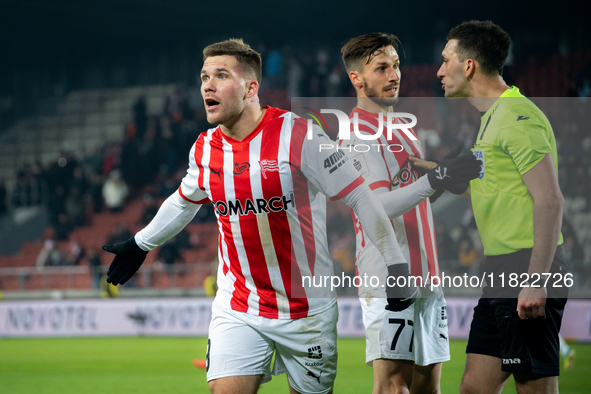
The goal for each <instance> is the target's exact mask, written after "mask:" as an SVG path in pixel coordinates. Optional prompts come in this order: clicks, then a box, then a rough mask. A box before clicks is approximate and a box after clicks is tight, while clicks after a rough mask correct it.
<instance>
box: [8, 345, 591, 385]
mask: <svg viewBox="0 0 591 394" xmlns="http://www.w3.org/2000/svg"><path fill="white" fill-rule="evenodd" d="M206 346H207V339H206V338H154V337H138V338H135V337H134V338H50V339H6V338H4V339H0V392H1V393H6V394H19V393H26V394H29V393H31V394H33V393H34V394H46V393H47V394H54V393H55V394H69V393H72V394H85V393H88V394H94V393H97V394H98V393H101V394H103V393H109V394H117V393H143V394H150V393H154V394H156V393H158V394H161V393H192V394H194V393H208V392H209V391H208V388H207V383H206V380H205V371H202V370H199V369H197V368H195V367H194V366H193V365H192V364H191V360H193V359H194V358H204V357H205V351H206ZM338 346H339V366H338V373H337V380H336V383H335V390H334V392H335V393H336V394H341V393H345V394H346V393H371V389H372V369H371V368H370V367H367V366H365V364H364V360H365V355H364V352H365V344H364V340H363V339H345V338H343V339H339V342H338ZM465 346H466V343H465V341H451V343H450V349H451V358H452V359H451V361H448V362H446V363H444V364H443V372H442V377H441V391H442V393H457V392H458V391H459V385H460V380H461V377H462V373H463V371H464V363H465V360H466V357H465V354H464V349H465ZM573 347H574V349H576V351H577V358H576V362H575V368H574V369H573V370H570V371H565V372H562V374H561V376H560V391H561V393H568V394H575V393H577V394H579V393H581V394H582V393H589V392H591V383H589V381H588V378H589V375H590V374H591V344H574V345H573ZM287 392H288V390H287V378H286V377H285V375H280V376H277V377H274V378H273V380H272V381H271V382H269V383H267V384H264V385H263V386H262V388H261V390H260V393H261V394H265V393H266V394H271V393H287ZM504 392H505V393H515V386H514V384H513V382H512V381H510V382H509V383H508V384H507V386H506V388H505V391H504Z"/></svg>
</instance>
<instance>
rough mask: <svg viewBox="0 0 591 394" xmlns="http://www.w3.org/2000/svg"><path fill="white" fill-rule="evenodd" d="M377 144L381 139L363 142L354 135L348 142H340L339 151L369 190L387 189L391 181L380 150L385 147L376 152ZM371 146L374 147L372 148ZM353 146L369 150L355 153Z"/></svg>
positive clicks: (382, 147) (381, 147)
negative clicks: (343, 153)
mask: <svg viewBox="0 0 591 394" xmlns="http://www.w3.org/2000/svg"><path fill="white" fill-rule="evenodd" d="M368 142H369V144H368ZM379 143H381V139H380V140H378V141H375V142H374V141H363V140H360V139H358V138H355V137H354V134H351V139H350V140H341V141H340V147H341V150H342V151H343V152H345V155H346V156H347V157H348V158H349V160H350V161H351V164H352V165H353V168H355V170H356V171H357V172H358V173H359V174H360V175H361V176H363V178H364V179H365V182H367V184H368V185H369V188H370V189H371V190H375V189H379V188H381V187H386V188H389V187H390V183H391V181H392V180H391V179H390V175H389V174H388V169H387V167H386V162H385V159H384V155H383V151H382V149H385V146H380V151H379V152H378V147H377V146H376V145H378V144H379ZM359 144H363V145H359ZM372 144H373V145H374V146H372ZM355 146H364V147H366V146H368V147H369V148H370V149H369V150H368V151H367V152H357V151H356V150H355ZM364 149H365V148H364Z"/></svg>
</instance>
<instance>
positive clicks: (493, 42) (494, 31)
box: [447, 21, 511, 75]
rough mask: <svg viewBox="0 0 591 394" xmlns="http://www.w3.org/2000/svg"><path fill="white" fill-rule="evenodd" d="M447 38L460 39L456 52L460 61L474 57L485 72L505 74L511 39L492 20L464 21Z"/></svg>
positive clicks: (488, 73)
mask: <svg viewBox="0 0 591 394" xmlns="http://www.w3.org/2000/svg"><path fill="white" fill-rule="evenodd" d="M447 40H448V41H449V40H458V46H457V48H456V53H457V54H458V58H459V60H460V61H464V60H466V59H474V60H476V61H477V62H478V63H479V64H480V67H482V72H483V73H484V74H486V75H494V74H495V73H499V75H502V74H503V66H504V65H505V60H507V56H508V55H509V46H510V45H511V39H510V38H509V34H507V33H506V32H505V31H504V30H503V29H501V28H500V27H499V26H497V25H495V24H494V23H492V22H491V21H469V22H462V23H461V24H459V25H457V26H456V27H454V28H453V29H451V30H450V31H449V33H448V34H447Z"/></svg>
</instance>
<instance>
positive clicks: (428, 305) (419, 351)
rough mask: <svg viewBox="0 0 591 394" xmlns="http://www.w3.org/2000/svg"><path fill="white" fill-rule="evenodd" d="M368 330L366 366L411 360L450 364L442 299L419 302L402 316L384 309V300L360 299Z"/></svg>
mask: <svg viewBox="0 0 591 394" xmlns="http://www.w3.org/2000/svg"><path fill="white" fill-rule="evenodd" d="M360 301H361V309H362V310H363V325H364V326H365V344H366V347H365V362H366V364H367V365H370V366H371V365H372V364H373V360H377V359H379V358H385V359H390V360H410V361H414V362H415V364H417V365H422V366H426V365H431V364H435V363H440V362H443V361H447V360H449V339H448V338H449V336H448V333H447V306H446V303H445V299H444V298H443V297H442V298H418V299H417V300H416V301H415V302H414V304H412V305H411V306H410V307H408V308H406V309H405V310H403V311H401V312H392V311H388V310H386V309H385V307H386V304H387V301H386V299H385V298H364V299H360Z"/></svg>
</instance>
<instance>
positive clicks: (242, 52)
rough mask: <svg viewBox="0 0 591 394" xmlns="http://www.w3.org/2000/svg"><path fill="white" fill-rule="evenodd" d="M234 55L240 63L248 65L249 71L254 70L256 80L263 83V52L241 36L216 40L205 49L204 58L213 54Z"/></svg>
mask: <svg viewBox="0 0 591 394" xmlns="http://www.w3.org/2000/svg"><path fill="white" fill-rule="evenodd" d="M223 55H230V56H234V57H235V58H236V59H237V60H238V63H240V64H241V65H242V66H244V67H246V69H247V71H252V72H253V74H254V76H255V78H256V80H257V81H258V82H259V83H261V75H262V61H261V54H260V53H258V52H257V51H255V50H254V49H252V48H251V47H250V45H248V44H245V43H244V41H242V39H241V38H230V39H229V40H226V41H221V42H216V43H215V44H211V45H208V46H206V47H205V49H204V50H203V60H204V61H205V59H207V58H208V57H212V56H223Z"/></svg>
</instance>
